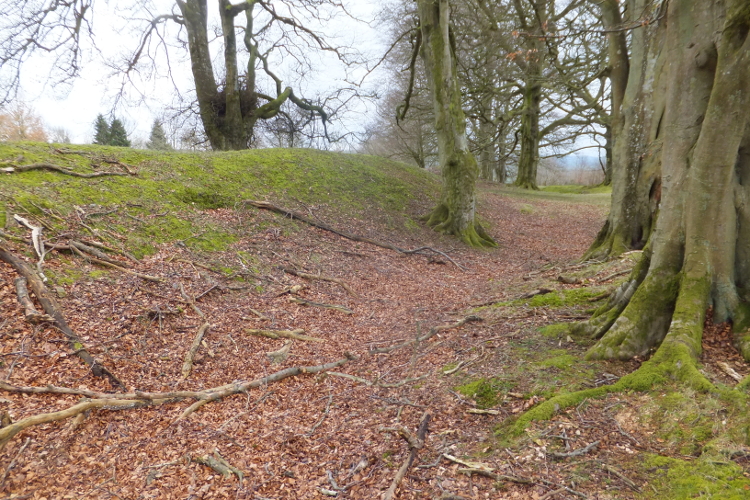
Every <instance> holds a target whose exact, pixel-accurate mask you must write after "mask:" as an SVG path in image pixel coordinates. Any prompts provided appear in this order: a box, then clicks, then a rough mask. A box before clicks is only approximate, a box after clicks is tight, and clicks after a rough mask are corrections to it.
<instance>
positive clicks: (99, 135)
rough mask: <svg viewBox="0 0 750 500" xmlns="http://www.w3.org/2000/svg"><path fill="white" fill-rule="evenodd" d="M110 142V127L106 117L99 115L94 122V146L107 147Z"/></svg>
mask: <svg viewBox="0 0 750 500" xmlns="http://www.w3.org/2000/svg"><path fill="white" fill-rule="evenodd" d="M109 140H110V126H109V124H108V123H107V120H105V119H104V116H102V115H101V114H99V115H98V116H97V117H96V121H95V122H94V144H99V145H102V146H106V145H107V144H109Z"/></svg>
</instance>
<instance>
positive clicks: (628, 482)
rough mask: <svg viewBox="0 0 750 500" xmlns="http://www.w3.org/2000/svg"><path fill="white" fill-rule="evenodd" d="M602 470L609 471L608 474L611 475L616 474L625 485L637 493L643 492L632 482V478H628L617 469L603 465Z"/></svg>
mask: <svg viewBox="0 0 750 500" xmlns="http://www.w3.org/2000/svg"><path fill="white" fill-rule="evenodd" d="M602 469H603V470H605V471H607V472H609V473H611V474H614V475H615V476H617V477H619V478H620V480H621V481H622V482H623V483H625V484H626V485H627V486H628V488H630V489H632V490H633V491H637V492H638V493H640V492H641V489H640V488H639V487H638V485H637V484H635V483H634V482H633V481H631V480H630V478H628V477H627V476H625V475H624V474H623V473H622V472H620V471H618V470H617V469H615V468H614V467H612V466H611V465H608V464H602Z"/></svg>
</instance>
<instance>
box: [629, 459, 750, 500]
mask: <svg viewBox="0 0 750 500" xmlns="http://www.w3.org/2000/svg"><path fill="white" fill-rule="evenodd" d="M642 469H643V471H644V472H645V473H646V474H648V475H650V476H651V477H653V479H652V480H651V481H649V484H650V485H651V486H652V487H653V488H654V489H655V490H656V494H657V495H656V497H654V496H652V495H651V494H649V495H647V496H644V497H643V498H659V499H662V500H688V499H693V498H712V499H722V500H744V499H746V498H748V495H750V493H748V491H750V479H748V478H747V477H745V475H744V473H743V472H744V471H743V470H742V468H741V467H740V466H738V465H737V464H735V463H732V462H716V461H714V460H711V459H708V458H706V459H699V460H692V461H688V460H680V459H676V458H670V457H663V456H659V455H652V454H645V455H644V461H643V462H642Z"/></svg>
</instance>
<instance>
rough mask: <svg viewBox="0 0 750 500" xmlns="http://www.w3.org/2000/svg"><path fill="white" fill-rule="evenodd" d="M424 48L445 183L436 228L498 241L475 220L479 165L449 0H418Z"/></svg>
mask: <svg viewBox="0 0 750 500" xmlns="http://www.w3.org/2000/svg"><path fill="white" fill-rule="evenodd" d="M417 9H418V12H419V22H420V33H421V45H422V48H421V50H422V54H423V59H424V65H425V69H426V73H427V80H428V81H429V83H430V89H431V91H432V100H433V104H434V109H435V130H436V132H437V139H438V154H439V161H440V170H441V174H442V178H443V189H442V193H441V197H440V202H439V203H438V205H437V207H435V208H434V209H433V211H432V213H430V215H429V216H428V217H427V224H428V225H429V226H430V227H432V228H433V229H435V230H437V231H439V232H443V233H447V234H452V235H455V236H457V237H459V238H460V239H461V240H463V241H464V242H466V243H467V244H469V245H473V246H497V244H496V243H495V241H494V240H493V239H492V238H491V237H490V236H489V235H488V234H487V233H486V232H485V231H484V229H483V228H482V226H481V225H480V224H479V223H478V222H476V220H475V211H476V179H477V174H478V167H477V162H476V159H474V155H473V154H472V153H471V151H469V146H468V140H467V138H466V118H465V116H464V112H463V109H462V103H461V90H460V88H459V83H458V78H457V75H456V54H455V48H454V45H453V42H452V35H451V27H450V26H451V20H450V16H451V6H450V2H449V1H448V0H418V1H417Z"/></svg>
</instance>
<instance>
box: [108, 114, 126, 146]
mask: <svg viewBox="0 0 750 500" xmlns="http://www.w3.org/2000/svg"><path fill="white" fill-rule="evenodd" d="M108 144H109V145H110V146H122V147H125V148H129V147H130V139H128V133H127V132H126V131H125V125H123V124H122V122H121V121H120V119H119V118H115V119H114V120H112V124H111V125H110V127H109V142H108Z"/></svg>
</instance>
